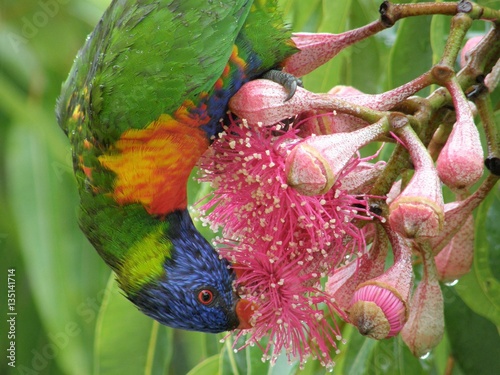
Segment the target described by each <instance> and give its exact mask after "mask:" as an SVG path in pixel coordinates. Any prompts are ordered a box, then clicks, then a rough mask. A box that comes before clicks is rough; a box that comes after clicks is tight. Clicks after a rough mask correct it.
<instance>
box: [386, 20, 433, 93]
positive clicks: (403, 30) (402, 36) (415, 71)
mask: <svg viewBox="0 0 500 375" xmlns="http://www.w3.org/2000/svg"><path fill="white" fill-rule="evenodd" d="M430 26H431V17H414V18H405V19H403V20H401V21H399V22H398V31H397V34H396V35H397V36H396V41H395V43H394V45H393V46H392V49H391V53H390V56H389V64H388V67H387V69H388V70H387V74H388V76H387V77H388V79H387V84H388V87H387V89H392V88H395V87H398V86H400V85H402V84H404V83H406V82H409V81H411V80H412V79H415V78H417V77H418V76H419V75H421V74H422V73H425V72H426V71H427V70H429V68H430V67H431V63H432V49H431V41H430V36H429V30H430ZM416 30H418V32H417V31H416ZM423 92H424V93H425V95H428V94H429V90H428V89H425V90H423Z"/></svg>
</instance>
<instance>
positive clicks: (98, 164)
mask: <svg viewBox="0 0 500 375" xmlns="http://www.w3.org/2000/svg"><path fill="white" fill-rule="evenodd" d="M275 5H276V4H275V1H270V0H267V1H266V0H255V1H252V0H223V1H221V0H217V1H211V0H135V1H132V0H114V1H113V2H112V3H111V5H110V6H109V8H108V9H107V10H106V12H105V13H104V15H103V17H102V19H101V20H100V21H99V23H98V25H97V26H96V28H95V30H94V31H93V32H92V34H91V35H90V36H89V37H88V39H87V41H86V43H85V45H84V47H83V48H82V49H81V50H80V52H79V53H78V55H77V57H76V60H75V62H74V65H73V67H72V69H71V71H70V74H69V77H68V79H67V81H66V82H65V83H64V84H63V88H62V94H61V96H60V98H59V99H58V103H57V118H58V122H59V124H60V126H61V127H62V129H63V130H64V131H65V133H66V134H67V136H68V138H69V140H70V142H71V145H72V151H73V165H74V171H75V176H76V180H77V184H78V189H79V193H80V201H81V207H80V208H81V209H80V216H79V222H80V227H81V229H82V231H83V232H84V233H85V235H86V236H87V238H88V239H89V241H90V242H91V243H92V245H93V246H94V247H95V248H96V249H97V251H98V253H99V254H100V256H101V257H102V258H103V259H104V260H105V261H106V263H107V264H108V265H109V266H110V267H111V268H112V269H113V270H114V272H115V273H116V276H117V281H118V283H119V285H120V287H121V289H122V290H123V291H124V292H125V295H126V296H127V298H128V299H129V300H130V301H132V302H133V303H134V304H135V305H137V307H138V308H139V309H140V310H141V311H143V312H144V313H145V314H147V315H149V316H151V317H152V318H154V319H156V320H158V321H159V322H160V323H163V324H165V325H168V326H172V327H176V328H182V329H188V330H196V331H203V332H214V333H215V332H221V331H225V330H232V329H235V328H237V327H240V328H242V327H245V324H246V323H245V318H242V317H238V314H237V312H238V311H240V310H242V308H241V306H242V304H243V302H242V301H241V300H240V299H239V297H238V296H237V295H236V293H235V292H234V290H233V281H234V277H235V276H234V274H233V271H232V270H231V269H230V267H229V264H228V263H227V262H226V261H225V260H223V259H220V257H219V256H218V254H217V252H216V251H215V250H214V249H213V248H212V247H211V246H210V244H209V243H208V242H207V241H206V240H205V239H204V238H203V237H202V236H201V234H200V233H199V232H198V231H197V230H196V229H195V227H194V225H193V222H192V220H191V218H190V216H189V214H188V211H187V196H186V194H187V193H186V186H187V180H188V176H189V174H190V172H191V170H192V169H193V167H194V166H195V164H196V162H197V160H198V159H199V157H200V156H201V155H202V153H203V152H204V151H205V150H206V149H207V148H208V146H209V144H210V139H211V137H213V136H214V135H215V134H217V132H218V131H220V129H219V127H220V120H221V119H222V118H224V116H225V115H226V112H227V103H228V100H229V98H230V97H231V96H232V95H233V94H234V93H235V92H236V91H237V90H238V89H239V88H240V87H241V86H242V84H243V83H245V82H247V81H249V80H252V79H256V78H259V77H261V76H262V75H263V74H264V73H266V72H268V71H270V70H271V69H275V68H278V69H279V68H280V64H281V62H283V61H284V60H285V59H286V58H287V57H288V56H290V55H292V54H294V53H295V52H296V48H295V47H294V45H293V42H291V39H290V37H291V34H290V32H289V31H288V30H287V28H286V27H285V25H284V22H283V20H282V18H281V15H280V14H279V13H277V12H276V9H275V8H276V7H275ZM238 306H239V307H238Z"/></svg>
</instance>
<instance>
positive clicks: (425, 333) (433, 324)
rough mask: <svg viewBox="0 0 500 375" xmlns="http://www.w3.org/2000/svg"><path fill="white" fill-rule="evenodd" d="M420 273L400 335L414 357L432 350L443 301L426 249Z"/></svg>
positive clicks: (439, 331) (439, 328)
mask: <svg viewBox="0 0 500 375" xmlns="http://www.w3.org/2000/svg"><path fill="white" fill-rule="evenodd" d="M422 255H423V262H424V274H423V277H422V280H421V281H420V283H419V284H418V286H417V288H416V289H415V292H414V294H413V297H412V299H411V309H410V316H409V317H408V322H406V324H405V326H404V327H403V330H402V331H401V337H402V338H403V341H404V342H405V343H406V345H407V346H408V348H409V349H410V350H411V352H412V353H413V355H415V356H416V357H422V356H423V355H425V354H427V353H428V352H429V351H430V350H431V349H433V348H434V347H435V346H436V345H437V344H439V342H440V341H441V339H442V338H443V334H444V313H443V309H444V303H443V295H442V293H441V288H440V286H439V282H438V278H437V272H436V266H435V265H434V259H433V256H432V252H431V251H430V249H428V250H427V251H424V252H423V254H422Z"/></svg>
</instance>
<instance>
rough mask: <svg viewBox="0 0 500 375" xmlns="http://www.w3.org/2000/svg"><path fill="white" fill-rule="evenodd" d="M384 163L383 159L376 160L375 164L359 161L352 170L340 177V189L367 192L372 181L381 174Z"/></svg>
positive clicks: (355, 192) (354, 192) (351, 192)
mask: <svg viewBox="0 0 500 375" xmlns="http://www.w3.org/2000/svg"><path fill="white" fill-rule="evenodd" d="M385 165H386V162H385V161H378V162H376V163H375V164H372V163H368V162H360V163H359V164H358V165H357V166H356V167H355V168H354V169H353V170H352V171H350V172H349V173H347V174H346V175H345V176H344V177H343V178H342V181H341V186H342V190H346V191H348V192H349V193H350V194H362V193H366V192H368V191H369V190H370V189H371V188H372V186H373V183H374V182H375V181H376V180H377V178H378V177H379V176H380V175H381V174H382V171H383V170H384V168H385Z"/></svg>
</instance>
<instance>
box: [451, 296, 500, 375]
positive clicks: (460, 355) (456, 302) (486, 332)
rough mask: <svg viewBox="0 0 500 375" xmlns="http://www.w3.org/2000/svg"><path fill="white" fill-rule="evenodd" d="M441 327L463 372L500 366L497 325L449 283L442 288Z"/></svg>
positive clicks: (478, 374) (480, 374)
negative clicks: (443, 311) (442, 312)
mask: <svg viewBox="0 0 500 375" xmlns="http://www.w3.org/2000/svg"><path fill="white" fill-rule="evenodd" d="M443 297H444V301H445V327H446V332H447V334H448V336H449V338H450V345H451V349H452V352H453V357H454V358H455V360H456V361H457V362H458V363H459V365H460V367H461V368H462V370H463V371H464V373H465V374H474V375H490V374H493V373H497V372H498V369H500V336H499V335H498V327H495V326H494V325H493V324H492V323H491V322H490V321H489V320H488V319H485V318H483V317H481V316H479V315H477V314H475V313H474V311H472V309H470V308H469V307H468V306H467V305H466V304H465V303H464V301H463V300H462V299H461V298H460V296H459V294H457V293H456V291H455V290H454V289H453V288H451V287H445V288H443Z"/></svg>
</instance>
